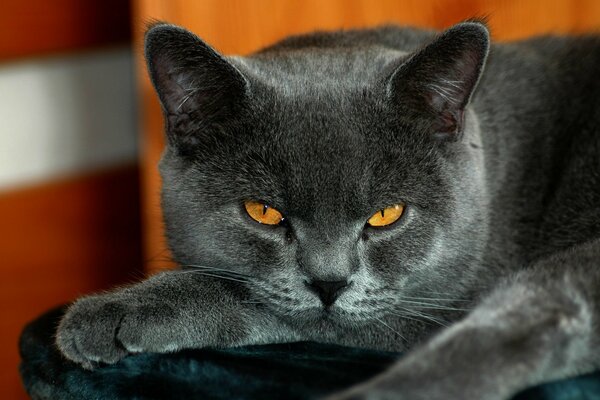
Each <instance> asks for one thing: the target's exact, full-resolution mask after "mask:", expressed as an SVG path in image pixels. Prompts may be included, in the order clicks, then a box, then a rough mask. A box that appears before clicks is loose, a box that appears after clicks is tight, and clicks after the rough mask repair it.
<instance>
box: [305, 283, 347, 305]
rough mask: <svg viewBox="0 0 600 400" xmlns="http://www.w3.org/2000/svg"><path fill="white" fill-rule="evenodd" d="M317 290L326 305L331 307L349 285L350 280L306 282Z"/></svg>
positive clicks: (311, 288) (314, 290) (313, 289)
mask: <svg viewBox="0 0 600 400" xmlns="http://www.w3.org/2000/svg"><path fill="white" fill-rule="evenodd" d="M306 284H307V285H308V287H309V288H310V290H312V291H313V292H315V293H316V294H317V296H319V298H320V299H321V301H322V302H323V305H324V306H325V307H329V306H330V305H332V304H333V303H334V302H335V299H337V298H338V296H339V295H340V294H341V293H342V292H343V291H344V290H345V289H346V288H347V287H348V281H347V280H343V281H312V282H310V283H309V282H307V283H306Z"/></svg>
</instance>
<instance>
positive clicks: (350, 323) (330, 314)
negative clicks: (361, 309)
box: [290, 307, 369, 328]
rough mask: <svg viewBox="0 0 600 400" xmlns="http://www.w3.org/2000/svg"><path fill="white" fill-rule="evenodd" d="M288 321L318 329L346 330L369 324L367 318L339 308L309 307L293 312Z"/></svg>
mask: <svg viewBox="0 0 600 400" xmlns="http://www.w3.org/2000/svg"><path fill="white" fill-rule="evenodd" d="M290 320H291V321H292V323H293V324H298V325H304V326H307V325H311V326H315V327H320V328H347V327H356V326H357V325H362V324H368V323H369V320H368V319H367V318H362V317H361V316H359V315H357V314H355V313H350V312H348V311H345V310H343V309H341V308H339V307H332V308H324V307H311V308H308V309H305V310H302V311H299V312H295V313H294V316H293V318H290Z"/></svg>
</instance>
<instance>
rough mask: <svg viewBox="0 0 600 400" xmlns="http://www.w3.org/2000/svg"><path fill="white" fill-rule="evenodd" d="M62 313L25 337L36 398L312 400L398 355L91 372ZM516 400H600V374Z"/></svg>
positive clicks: (177, 362) (172, 358) (280, 354)
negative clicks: (80, 362)
mask: <svg viewBox="0 0 600 400" xmlns="http://www.w3.org/2000/svg"><path fill="white" fill-rule="evenodd" d="M63 312H64V309H63V308H59V309H56V310H52V311H50V312H48V313H46V314H44V315H42V316H41V317H40V318H38V319H37V320H35V321H33V322H32V323H30V324H29V325H28V326H27V327H26V328H25V330H24V331H23V334H22V336H21V342H20V349H21V357H22V363H21V376H22V378H23V383H24V384H25V387H26V389H27V391H28V392H29V394H30V395H31V397H32V398H33V399H53V400H63V399H65V400H66V399H77V400H82V399H110V400H118V399H136V400H145V399H188V398H198V399H261V400H268V399H280V398H286V399H311V398H317V397H319V396H322V395H324V394H328V393H332V392H334V391H336V390H339V389H342V388H346V387H348V386H350V385H352V384H353V383H357V382H360V381H363V380H365V379H368V378H369V377H371V376H373V375H375V374H377V373H378V372H380V371H382V370H383V369H385V368H386V367H387V366H389V365H390V363H392V362H393V361H394V360H395V359H397V358H398V357H399V355H398V354H394V353H386V352H377V351H371V350H364V349H356V348H348V347H341V346H332V345H324V344H319V343H309V342H302V343H290V344H277V345H265V346H248V347H243V348H233V349H224V350H223V349H222V350H215V349H203V350H187V351H181V352H178V353H174V354H139V355H135V356H130V357H127V358H125V359H124V360H122V361H121V362H119V363H118V364H116V365H109V366H104V367H100V368H98V369H96V370H94V371H86V370H84V369H81V368H79V367H78V366H77V365H76V364H74V363H72V362H70V361H68V360H66V359H64V358H63V357H62V356H61V355H60V353H58V351H57V349H56V348H55V346H54V344H53V335H54V330H55V328H56V325H57V322H58V320H59V319H60V316H61V315H62V313H63ZM515 399H518V400H525V399H532V400H533V399H536V400H538V399H539V400H541V399H545V400H550V399H552V400H567V399H569V400H575V399H577V400H579V399H582V400H583V399H590V400H591V399H600V373H596V374H590V375H585V376H581V377H577V378H574V379H568V380H564V381H560V382H554V383H550V384H546V385H542V386H539V387H536V388H532V389H529V390H527V391H525V392H523V393H521V394H520V395H518V396H517V397H516V398H515Z"/></svg>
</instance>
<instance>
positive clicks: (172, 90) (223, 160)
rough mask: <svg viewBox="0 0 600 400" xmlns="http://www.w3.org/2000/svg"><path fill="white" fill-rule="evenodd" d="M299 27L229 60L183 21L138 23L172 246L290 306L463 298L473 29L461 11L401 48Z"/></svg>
mask: <svg viewBox="0 0 600 400" xmlns="http://www.w3.org/2000/svg"><path fill="white" fill-rule="evenodd" d="M337 35H340V34H339V33H338V34H337ZM332 37H333V38H334V39H335V34H334V36H332ZM313 42H314V43H316V44H317V45H313V46H308V47H305V48H303V47H302V45H298V43H300V44H301V43H302V39H298V40H296V45H294V46H288V45H285V46H279V47H277V46H275V47H274V48H271V49H266V50H264V51H262V52H260V53H257V54H255V55H252V56H250V57H229V58H227V57H223V56H221V55H220V54H218V53H217V52H216V51H215V50H214V49H212V48H211V47H209V46H208V45H207V44H205V43H204V42H203V41H201V40H200V39H199V38H198V37H196V36H195V35H193V34H192V33H190V32H188V31H186V30H184V29H181V28H178V27H175V26H172V25H165V24H162V25H156V26H154V27H152V28H151V29H150V30H149V31H148V33H147V35H146V58H147V61H148V68H149V71H150V76H151V79H152V82H153V84H154V86H155V88H156V90H157V92H158V94H159V97H160V100H161V104H162V107H163V110H164V115H165V121H166V133H167V142H168V145H167V147H166V150H165V152H164V155H163V158H162V161H161V165H160V170H161V174H162V178H163V193H162V207H163V211H164V219H165V225H166V232H167V236H168V240H169V243H170V247H171V249H172V252H173V255H174V257H175V259H176V260H177V261H178V262H179V263H180V264H182V265H183V266H186V265H196V266H203V267H204V268H200V269H198V271H199V273H200V272H202V273H209V274H212V275H219V274H221V272H222V270H230V271H234V272H236V273H237V274H236V275H227V276H229V277H233V278H234V279H242V280H244V279H245V277H250V278H249V280H248V283H247V284H246V286H247V287H248V293H249V295H250V296H252V297H255V299H256V301H259V302H263V303H266V304H267V305H269V306H270V307H272V308H273V309H274V310H276V311H277V312H280V313H281V314H282V315H288V316H294V318H300V319H302V318H306V319H308V320H315V319H320V318H327V319H330V320H332V321H335V322H337V323H340V324H344V323H346V322H351V323H360V322H361V321H369V320H370V319H372V318H376V317H377V316H378V315H382V314H386V313H399V314H402V313H404V314H406V315H408V316H410V315H411V314H410V310H411V309H414V308H416V306H415V307H412V304H411V303H410V300H408V299H410V298H431V297H439V296H440V293H443V294H444V296H453V295H455V296H458V295H460V293H461V292H462V291H463V289H464V287H465V286H468V285H469V284H470V283H469V282H470V281H471V280H472V278H473V275H474V273H475V272H474V271H475V269H476V267H477V264H478V260H479V258H480V256H481V252H482V246H483V243H484V238H485V235H486V232H487V231H486V229H487V225H486V220H487V218H486V213H485V209H486V207H485V205H486V204H485V203H486V198H487V196H486V193H485V190H484V184H483V181H482V180H483V161H482V157H483V155H482V150H481V143H480V140H479V131H478V125H477V119H476V117H475V115H474V113H473V112H472V110H470V108H469V107H468V104H469V100H470V98H471V96H472V93H473V91H474V89H475V87H476V85H477V82H478V80H479V78H480V75H481V73H482V70H483V66H484V63H485V59H486V56H487V52H488V47H489V39H488V32H487V29H486V28H485V26H483V25H482V24H480V23H476V22H467V23H462V24H459V25H456V26H454V27H452V28H451V29H449V30H447V31H446V32H444V33H442V34H441V35H438V36H437V37H435V38H433V39H432V41H431V42H430V43H429V44H427V45H426V46H423V47H421V48H420V49H417V50H415V51H413V52H412V53H404V52H402V51H399V50H394V49H390V48H384V47H382V46H378V45H377V44H374V45H373V46H371V47H368V46H358V47H357V48H352V47H348V46H345V47H339V48H338V47H336V46H319V45H318V43H319V40H313ZM333 42H335V40H333ZM265 206H266V207H265ZM382 210H385V211H383V215H382ZM382 217H383V218H382ZM259 221H261V222H262V223H260V222H259ZM381 225H383V226H381ZM207 267H210V268H214V269H213V270H212V271H209V270H208V269H206V268H207Z"/></svg>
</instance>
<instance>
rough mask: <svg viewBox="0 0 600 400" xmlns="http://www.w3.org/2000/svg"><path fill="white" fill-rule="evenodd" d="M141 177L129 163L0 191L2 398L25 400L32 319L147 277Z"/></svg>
mask: <svg viewBox="0 0 600 400" xmlns="http://www.w3.org/2000/svg"><path fill="white" fill-rule="evenodd" d="M138 175H139V171H138V169H137V167H135V166H125V167H120V168H115V169H112V170H110V171H103V172H100V173H94V174H91V175H89V174H86V175H84V176H79V177H77V178H70V179H65V180H62V181H60V182H53V183H49V184H44V185H38V186H34V187H31V188H27V189H21V190H17V191H13V192H9V193H1V194H0V221H2V222H1V223H0V238H1V242H0V260H1V261H2V262H1V264H0V276H1V277H0V304H1V305H2V306H1V307H0V346H1V347H0V350H1V351H0V388H2V395H1V396H0V397H1V398H3V399H11V400H14V399H25V398H26V396H25V392H24V390H23V388H22V385H21V383H20V379H19V376H18V370H17V368H18V362H19V356H18V351H17V341H18V337H19V334H20V332H21V330H22V329H23V326H24V325H25V324H26V323H27V322H29V321H31V320H32V319H33V318H35V317H36V316H37V315H39V314H41V313H42V312H43V311H46V310H48V309H49V308H51V307H54V306H56V305H59V304H62V303H65V302H68V301H71V300H73V299H74V298H76V297H78V296H81V295H83V294H85V293H89V292H92V291H98V290H105V289H108V288H110V287H111V286H113V285H115V284H119V283H125V282H131V281H134V280H136V279H139V278H141V277H142V275H143V273H142V271H141V264H142V262H141V257H142V256H141V247H140V237H141V233H140V213H139V186H138V181H139V179H138V178H139V176H138Z"/></svg>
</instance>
